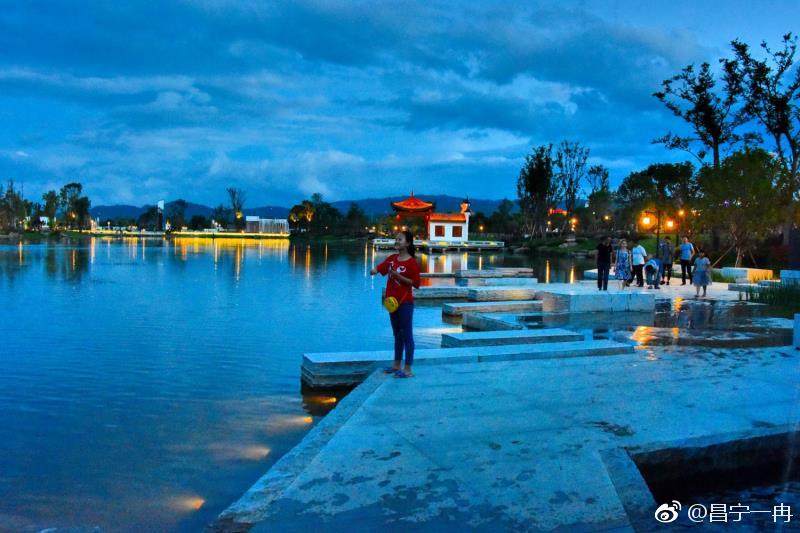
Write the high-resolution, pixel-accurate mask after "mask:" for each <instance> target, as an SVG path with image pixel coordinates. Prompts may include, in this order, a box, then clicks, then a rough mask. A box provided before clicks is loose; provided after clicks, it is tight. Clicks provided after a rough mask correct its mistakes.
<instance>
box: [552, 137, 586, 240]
mask: <svg viewBox="0 0 800 533" xmlns="http://www.w3.org/2000/svg"><path fill="white" fill-rule="evenodd" d="M588 159H589V149H588V148H586V147H584V146H581V144H580V143H579V142H570V141H566V140H565V141H561V144H560V145H559V146H558V151H557V152H556V158H555V168H556V176H557V177H558V179H559V182H560V189H561V191H562V193H563V195H564V209H566V211H567V216H566V217H564V224H563V226H562V228H561V231H562V232H563V231H564V229H566V226H567V222H568V221H569V219H570V217H571V216H572V215H573V214H574V213H575V203H576V202H577V199H578V192H579V191H580V190H581V182H582V181H583V180H584V179H585V178H586V161H587V160H588Z"/></svg>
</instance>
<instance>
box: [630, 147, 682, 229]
mask: <svg viewBox="0 0 800 533" xmlns="http://www.w3.org/2000/svg"><path fill="white" fill-rule="evenodd" d="M693 175H694V167H693V166H692V164H691V163H690V162H688V161H686V162H683V163H657V164H654V165H650V166H648V167H647V168H646V169H645V170H640V171H636V172H631V173H630V174H629V175H628V176H627V177H626V178H625V179H624V180H622V183H621V184H620V186H619V189H617V194H616V198H617V201H618V202H619V203H620V205H621V212H622V214H623V217H624V218H626V219H627V221H628V222H635V221H636V219H637V218H638V215H639V213H640V212H641V211H643V210H651V211H653V213H654V214H655V217H656V232H657V233H660V230H661V222H662V218H663V215H664V214H665V213H666V214H668V213H669V212H670V211H676V210H678V209H679V208H682V207H683V208H688V203H687V202H688V200H689V199H691V198H694V196H695V195H696V191H697V185H696V183H695V181H694V178H693Z"/></svg>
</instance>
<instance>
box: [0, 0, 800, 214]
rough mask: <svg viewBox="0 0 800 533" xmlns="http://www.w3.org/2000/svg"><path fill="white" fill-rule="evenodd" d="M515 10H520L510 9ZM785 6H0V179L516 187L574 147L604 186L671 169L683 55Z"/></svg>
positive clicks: (189, 194) (777, 17) (93, 191)
mask: <svg viewBox="0 0 800 533" xmlns="http://www.w3.org/2000/svg"><path fill="white" fill-rule="evenodd" d="M523 4H530V5H523ZM798 11H799V10H798V2H797V1H791V2H790V1H785V2H781V1H774V2H768V3H760V2H737V1H727V2H715V1H704V2H684V1H672V2H641V1H637V2H633V1H628V0H625V1H605V2H599V1H598V2H590V1H579V2H569V1H567V2H552V3H547V2H530V3H524V2H517V1H499V2H463V1H437V0H426V1H419V2H414V1H404V0H398V1H392V2H374V1H373V2H364V1H356V2H335V1H331V0H325V1H311V2H305V1H304V2H250V1H237V2H227V1H223V0H186V1H183V2H169V1H163V2H138V3H137V2H92V1H89V0H87V1H83V2H77V3H76V2H72V1H69V2H62V1H52V0H51V1H46V2H39V1H26V2H16V1H12V2H7V1H3V0H0V50H3V52H4V53H3V54H2V55H0V121H2V122H1V123H2V128H0V179H3V180H5V179H7V178H13V179H14V180H15V181H17V182H18V183H23V184H24V188H25V194H26V196H28V197H39V196H40V195H41V194H42V192H44V191H45V190H47V189H51V188H53V189H57V188H58V187H60V186H61V185H62V184H64V183H66V182H69V181H80V182H82V183H83V184H84V186H85V189H86V191H87V193H88V194H89V195H90V196H91V197H92V200H93V203H94V204H95V205H99V204H108V203H128V204H135V205H142V204H145V203H153V202H155V201H157V200H159V199H161V198H165V199H168V200H169V199H175V198H178V197H182V198H185V199H187V200H190V201H195V202H200V203H206V204H216V203H219V202H222V201H224V199H225V188H226V187H229V186H236V187H240V188H242V189H244V190H245V191H246V193H247V203H246V205H248V206H250V207H255V206H258V205H286V206H290V205H292V204H293V203H296V202H298V201H300V200H301V199H303V198H305V197H307V196H309V195H310V194H311V193H314V192H321V193H323V195H324V196H325V197H326V198H327V199H329V200H343V199H352V198H362V197H375V196H384V195H396V194H405V193H406V192H408V191H409V190H410V189H414V190H415V191H418V192H426V193H430V194H452V195H454V196H461V195H470V196H472V197H479V198H503V197H511V198H513V197H514V196H515V183H516V176H517V174H518V172H519V168H520V166H521V164H522V160H523V158H524V156H525V154H526V153H528V152H529V150H530V147H531V146H532V145H535V144H541V143H550V142H552V143H557V142H558V141H560V140H561V139H571V140H578V141H580V142H582V143H583V144H585V145H587V146H588V147H590V149H591V162H592V163H600V164H604V165H607V166H608V167H609V168H610V169H611V176H612V185H616V184H618V183H619V181H620V180H621V179H622V178H623V177H624V176H625V175H626V174H627V173H628V172H630V171H631V170H634V169H638V168H641V167H643V166H646V165H647V164H649V163H651V162H659V161H674V160H679V159H683V157H682V156H681V154H678V153H669V152H666V151H665V150H664V149H663V148H661V147H659V146H653V145H651V144H650V140H651V139H653V138H654V137H657V136H660V135H662V134H663V133H665V132H666V131H668V130H678V131H679V130H680V128H681V124H680V122H679V121H678V119H676V118H674V117H672V116H671V115H670V114H669V112H667V111H666V109H665V108H663V106H662V105H661V104H660V103H659V102H658V101H657V100H656V99H655V98H654V97H652V96H651V94H652V92H653V91H655V90H657V89H658V88H659V86H660V82H661V80H663V79H665V78H667V77H669V76H670V75H672V74H674V73H677V72H678V71H679V70H680V69H681V68H682V67H684V66H685V65H687V64H689V63H700V62H703V61H709V62H711V63H714V64H715V63H716V60H717V59H718V58H720V57H722V56H724V55H726V54H727V50H728V49H727V45H728V43H729V42H730V40H731V39H733V38H737V37H738V38H741V39H743V40H745V41H746V42H748V43H750V44H751V45H753V46H756V45H757V44H758V43H759V42H760V41H761V40H763V39H766V40H767V41H769V42H770V43H774V44H776V45H777V43H778V41H779V39H780V36H781V35H782V34H783V33H785V32H787V31H795V32H796V30H797V29H798V28H794V27H790V25H791V24H792V23H794V24H795V25H796V21H797V20H798V15H797V13H798Z"/></svg>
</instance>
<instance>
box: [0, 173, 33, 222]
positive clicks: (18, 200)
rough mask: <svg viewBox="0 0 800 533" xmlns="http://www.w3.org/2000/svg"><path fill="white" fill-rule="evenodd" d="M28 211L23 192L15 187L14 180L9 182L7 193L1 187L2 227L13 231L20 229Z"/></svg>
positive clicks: (0, 212)
mask: <svg viewBox="0 0 800 533" xmlns="http://www.w3.org/2000/svg"><path fill="white" fill-rule="evenodd" d="M27 211H28V210H27V207H26V205H25V199H24V198H23V197H22V191H21V190H17V189H16V188H15V187H14V180H8V186H7V187H6V189H5V192H3V190H2V187H0V226H2V227H3V228H8V229H13V230H16V229H20V228H21V227H22V222H23V220H24V219H25V216H26V215H27Z"/></svg>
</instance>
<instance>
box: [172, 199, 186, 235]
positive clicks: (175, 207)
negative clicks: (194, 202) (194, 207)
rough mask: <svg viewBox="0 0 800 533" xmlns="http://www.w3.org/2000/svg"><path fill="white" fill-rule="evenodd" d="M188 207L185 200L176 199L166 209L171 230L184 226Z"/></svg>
mask: <svg viewBox="0 0 800 533" xmlns="http://www.w3.org/2000/svg"><path fill="white" fill-rule="evenodd" d="M188 205H189V204H188V203H187V202H186V200H182V199H178V200H175V201H174V202H172V203H171V204H170V206H169V207H168V208H167V219H168V220H169V222H170V226H171V227H172V228H177V229H180V228H182V227H184V226H186V207H187V206H188Z"/></svg>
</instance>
